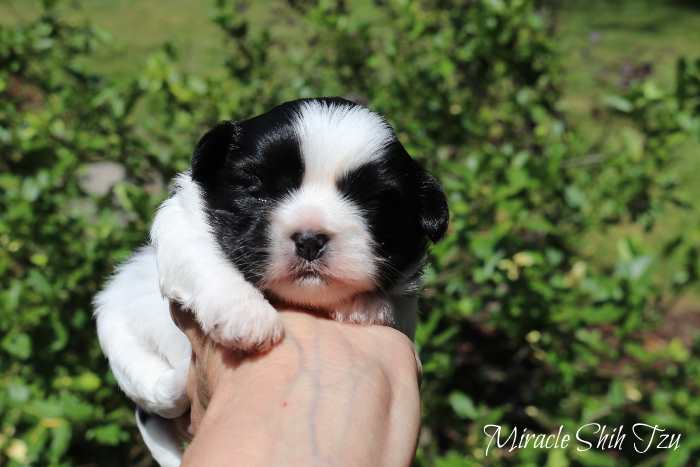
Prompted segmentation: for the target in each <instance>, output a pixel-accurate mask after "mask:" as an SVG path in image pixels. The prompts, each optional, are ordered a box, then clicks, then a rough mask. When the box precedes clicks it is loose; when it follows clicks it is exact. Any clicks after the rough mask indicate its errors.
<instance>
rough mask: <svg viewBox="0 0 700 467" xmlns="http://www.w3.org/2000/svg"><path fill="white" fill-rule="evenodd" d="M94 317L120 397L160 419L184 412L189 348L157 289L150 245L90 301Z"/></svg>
mask: <svg viewBox="0 0 700 467" xmlns="http://www.w3.org/2000/svg"><path fill="white" fill-rule="evenodd" d="M95 317H96V318H97V335H98V337H99V341H100V345H101V346H102V350H103V351H104V353H105V355H107V357H108V359H109V363H110V366H111V367H112V373H114V376H115V377H116V379H117V382H118V383H119V386H120V387H121V388H122V390H123V391H124V392H125V393H126V395H127V396H129V398H130V399H131V400H133V401H134V402H136V404H138V405H139V406H141V407H143V408H145V409H146V410H148V411H150V412H155V413H158V414H161V415H163V416H165V417H176V416H178V415H180V414H182V413H183V412H185V410H187V407H188V406H189V403H188V401H187V398H186V397H185V394H184V388H185V379H186V377H187V369H188V368H189V363H190V344H189V342H188V341H187V338H185V336H184V335H183V334H182V333H181V332H180V331H179V330H178V329H177V327H176V326H175V325H174V324H173V322H172V320H171V319H170V313H169V308H168V302H167V300H165V299H164V298H163V297H161V294H160V290H158V271H157V269H156V262H155V252H154V250H153V248H152V247H145V248H142V249H141V250H139V251H137V252H136V254H134V256H133V257H132V258H131V259H129V261H127V262H126V263H124V264H123V265H122V266H121V267H120V268H119V269H118V270H117V273H116V274H115V275H114V277H112V279H111V280H110V281H109V282H108V283H107V286H106V287H105V289H104V290H103V291H102V292H100V293H99V294H98V295H97V297H95Z"/></svg>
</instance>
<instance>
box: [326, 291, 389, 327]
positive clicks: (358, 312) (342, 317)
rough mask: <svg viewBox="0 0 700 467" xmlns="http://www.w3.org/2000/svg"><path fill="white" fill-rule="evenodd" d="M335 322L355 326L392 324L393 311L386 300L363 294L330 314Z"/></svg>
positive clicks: (378, 295) (379, 296)
mask: <svg viewBox="0 0 700 467" xmlns="http://www.w3.org/2000/svg"><path fill="white" fill-rule="evenodd" d="M331 318H333V319H334V320H336V321H347V322H351V323H355V324H381V325H385V326H391V325H393V324H394V310H393V307H392V305H391V303H390V302H389V300H388V299H386V298H385V297H383V296H381V295H380V294H377V293H363V294H359V295H357V296H355V297H353V298H352V299H351V300H349V301H347V302H345V303H342V304H340V305H339V306H337V307H336V309H335V310H334V311H333V312H332V313H331Z"/></svg>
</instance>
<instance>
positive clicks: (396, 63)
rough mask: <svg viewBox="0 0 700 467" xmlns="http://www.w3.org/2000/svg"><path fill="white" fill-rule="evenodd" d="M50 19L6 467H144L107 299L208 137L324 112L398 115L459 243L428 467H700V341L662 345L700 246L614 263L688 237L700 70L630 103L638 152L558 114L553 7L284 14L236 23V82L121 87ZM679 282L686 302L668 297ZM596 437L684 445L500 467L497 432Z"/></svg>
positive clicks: (435, 316)
mask: <svg viewBox="0 0 700 467" xmlns="http://www.w3.org/2000/svg"><path fill="white" fill-rule="evenodd" d="M44 3H45V9H44V11H43V13H42V14H41V15H40V16H39V17H37V18H36V19H35V20H33V21H31V22H29V23H26V24H20V25H15V26H12V27H2V29H0V64H1V66H0V152H1V153H2V154H3V157H2V160H0V168H2V174H1V175H0V194H1V196H0V210H1V212H2V217H1V218H0V305H1V308H0V331H1V334H2V338H1V340H0V349H1V350H0V355H2V360H0V386H2V388H3V391H2V392H1V393H0V414H1V415H0V420H1V423H2V431H1V432H0V449H1V450H2V452H1V453H0V463H2V462H6V463H7V465H8V466H19V465H29V464H32V465H51V466H59V465H74V464H76V465H101V466H110V465H114V466H117V465H135V464H139V465H143V464H145V463H147V462H148V460H147V459H148V457H147V456H146V455H145V453H144V450H143V448H141V447H134V446H140V445H139V444H138V443H135V440H136V439H137V436H136V434H135V432H134V426H133V419H132V407H131V405H130V404H129V402H128V401H127V400H126V399H125V398H124V397H123V395H121V394H120V393H119V391H118V390H117V388H116V385H115V382H114V379H113V377H112V376H111V374H110V373H109V372H108V368H107V365H106V362H105V360H104V358H103V356H102V355H101V353H100V350H99V348H98V346H97V343H96V339H95V332H94V326H93V323H92V321H91V305H90V300H91V297H92V296H93V294H94V293H95V292H96V290H98V288H99V286H100V284H101V283H102V281H103V280H104V279H105V278H106V277H107V275H108V274H109V273H110V271H111V270H112V269H113V267H114V265H115V264H116V263H117V262H119V261H120V260H123V259H124V258H125V257H126V256H127V255H128V254H129V252H130V251H131V250H132V249H133V248H134V247H136V246H138V245H139V244H141V243H142V242H143V241H144V238H145V233H146V230H147V227H148V223H149V221H150V219H151V217H152V215H153V212H154V209H155V207H156V206H157V203H158V202H159V201H160V200H162V199H163V197H164V196H165V193H166V190H165V187H164V182H163V181H167V180H168V179H169V178H170V177H171V176H172V175H173V174H174V173H175V172H177V171H179V170H183V169H184V168H185V167H187V165H188V162H189V155H190V150H191V148H192V147H193V144H194V142H195V141H196V139H197V137H198V136H199V135H200V134H201V133H202V132H203V131H204V129H205V128H207V127H208V126H211V125H212V124H213V123H214V122H216V121H218V120H221V119H224V118H246V117H249V116H252V115H254V114H257V113H260V112H262V111H264V110H266V109H268V108H270V107H272V106H273V105H275V104H277V103H279V102H281V101H284V100H287V99H292V98H297V97H304V96H314V95H345V96H350V97H352V98H354V99H356V100H358V101H361V102H365V103H368V104H369V105H370V106H371V107H372V108H373V109H375V110H377V111H379V112H381V113H383V114H385V115H387V116H388V117H389V120H390V121H391V123H392V124H393V125H394V127H395V128H396V129H397V131H398V133H399V136H400V138H401V140H402V141H403V142H404V144H405V145H406V147H407V149H408V151H409V152H410V153H411V154H413V155H415V156H416V157H418V158H419V159H421V160H422V162H423V163H424V164H425V165H426V166H428V167H429V168H430V169H431V170H432V171H434V173H436V175H438V177H439V178H440V179H441V180H442V182H443V184H444V186H445V188H446V190H447V192H448V198H449V202H450V207H451V213H452V219H451V227H450V231H449V235H448V238H447V239H446V240H445V241H443V242H442V243H440V244H439V245H437V246H436V247H435V248H434V249H433V252H432V258H431V259H432V261H431V266H430V268H429V271H428V273H427V277H426V282H427V284H426V290H425V293H424V297H425V299H424V302H423V306H422V309H423V312H422V316H421V325H420V327H419V329H418V333H417V343H418V345H419V348H420V352H421V355H422V358H423V362H424V372H425V377H424V385H423V390H422V392H423V408H424V420H423V426H424V428H423V432H422V436H421V440H420V443H419V451H418V458H417V460H416V465H421V466H441V467H448V466H462V465H533V466H534V465H543V464H545V463H546V464H547V465H552V466H560V465H561V466H565V465H591V466H592V465H615V466H623V465H636V464H637V463H639V462H640V461H641V460H642V459H643V458H644V459H648V460H649V462H650V465H660V464H661V463H663V462H666V465H683V464H684V463H686V462H687V460H688V459H689V458H691V457H697V456H698V455H699V454H700V426H699V425H700V420H699V418H698V417H699V416H700V398H698V393H699V392H700V391H699V389H698V381H699V380H700V360H698V358H697V356H696V355H698V354H699V353H698V352H699V351H700V342H698V341H697V340H696V341H695V342H694V343H693V342H690V341H688V340H687V339H686V340H683V339H680V338H675V337H672V335H671V336H669V335H666V334H663V330H662V329H660V328H659V326H658V325H659V322H660V319H661V318H662V317H663V316H665V315H664V313H665V310H667V308H668V303H669V300H670V299H671V298H673V297H676V296H678V294H679V293H681V292H682V291H683V290H684V289H685V288H687V287H688V286H691V285H696V284H697V282H698V274H697V272H698V265H699V260H698V246H697V245H698V238H697V232H698V231H699V230H698V229H694V230H693V229H687V228H686V229H678V231H677V232H674V235H673V236H672V237H673V238H671V239H669V241H668V243H667V244H666V245H663V247H662V248H658V249H653V248H649V247H648V246H645V245H644V244H641V243H640V242H636V241H634V240H632V239H631V238H628V237H627V236H625V235H622V236H620V235H619V234H617V233H615V235H614V236H615V237H617V239H616V241H617V243H616V244H615V245H614V247H610V245H608V243H609V242H610V239H611V238H613V235H612V233H611V232H617V230H616V229H618V228H620V227H625V226H629V225H630V223H636V224H638V225H640V226H642V227H643V228H645V229H648V230H652V229H653V228H654V226H655V225H656V224H657V223H659V222H664V221H665V220H666V219H667V218H668V216H669V215H672V214H673V215H678V213H679V212H680V213H681V215H682V213H683V212H685V211H684V209H685V208H686V207H687V204H688V202H687V200H683V199H682V197H681V196H680V192H679V190H678V182H677V180H674V179H673V177H672V176H671V175H670V174H671V173H672V171H670V170H669V167H670V166H671V165H672V164H673V162H674V154H675V153H674V148H675V145H676V144H678V142H679V141H681V140H683V139H684V138H687V137H688V135H692V134H695V135H698V134H700V131H698V130H699V128H700V125H699V124H698V115H699V113H700V108H699V107H698V102H700V86H698V82H700V63H695V64H693V63H691V62H685V61H684V62H683V63H682V64H681V65H679V77H678V83H679V85H678V89H676V90H673V91H664V90H660V89H658V88H657V87H655V86H654V85H653V84H652V83H648V82H641V83H637V84H636V85H635V86H633V87H632V88H631V89H630V90H629V93H628V94H627V95H623V96H613V97H611V98H610V99H609V100H608V104H609V110H608V113H607V115H608V118H610V119H614V120H615V121H616V122H617V124H618V125H620V128H622V130H621V134H622V135H623V137H622V138H614V139H612V140H605V141H590V140H589V139H588V138H587V136H586V135H585V134H581V133H580V132H579V131H578V130H577V128H576V126H575V125H574V124H572V122H569V121H567V119H566V118H565V116H563V115H562V113H561V112H560V111H559V109H558V102H559V99H560V83H559V82H558V76H559V74H560V73H561V69H560V56H559V52H558V51H557V49H556V46H555V40H554V38H553V36H552V34H553V33H552V30H553V29H552V27H551V26H552V19H551V16H550V13H551V10H550V8H551V7H543V6H539V5H537V4H536V3H535V2H534V1H530V0H498V1H487V0H484V1H476V2H467V3H466V4H465V5H462V4H461V3H462V2H451V1H425V2H421V3H418V2H404V1H394V0H389V1H382V2H375V3H373V4H363V6H362V8H360V9H359V12H358V11H355V10H350V9H349V8H348V7H347V6H346V4H345V3H344V2H337V3H336V2H332V1H321V2H318V3H317V2H302V1H291V0H290V1H289V3H285V4H280V5H278V6H277V10H276V15H279V21H280V23H279V24H286V25H288V26H279V27H276V28H269V27H267V25H265V24H260V23H259V22H256V21H253V19H254V18H253V16H254V15H253V14H252V13H251V10H250V9H249V8H247V7H246V4H245V3H238V2H237V3H235V4H234V3H233V2H229V1H226V0H217V1H216V2H215V8H214V14H213V21H214V22H215V23H216V24H217V25H218V26H219V27H220V29H221V30H222V31H223V32H224V33H225V36H226V42H225V44H222V48H221V50H222V54H223V55H224V60H222V63H221V64H220V65H221V67H220V68H221V70H223V71H211V72H209V73H207V71H206V70H198V71H197V72H196V73H191V72H185V71H183V70H184V68H183V67H182V66H181V65H180V63H179V61H178V52H177V50H175V49H174V48H173V47H172V46H168V45H166V46H165V47H164V48H163V50H162V51H161V52H160V53H159V54H157V55H155V56H153V57H151V58H150V59H149V61H148V63H147V65H146V67H145V68H144V69H143V70H142V71H141V73H140V74H139V75H138V76H133V77H128V78H124V79H118V80H114V79H112V78H110V77H109V76H105V75H103V74H100V73H98V72H96V71H95V69H94V68H95V67H94V66H92V65H91V63H94V59H93V61H92V62H91V61H90V57H92V56H93V55H94V52H95V51H96V50H98V49H99V48H100V47H104V46H105V44H104V42H105V38H104V37H103V35H102V34H101V33H100V32H99V31H95V30H93V29H92V28H91V27H89V26H86V25H78V24H75V23H72V22H70V21H67V20H66V19H65V18H64V17H63V16H62V15H61V14H59V13H57V11H56V10H55V5H54V3H55V2H52V1H48V0H47V1H45V2H44ZM679 210H680V211H679ZM674 213H675V214H674ZM685 227H688V225H687V224H686V225H685ZM693 235H695V237H694V238H693ZM600 251H611V252H613V253H612V254H610V255H605V256H603V255H601V254H599V252H600ZM668 258H673V261H672V262H670V261H669V260H667V259H668ZM663 265H666V266H667V267H672V268H673V273H672V274H670V275H669V276H668V277H659V276H660V275H659V274H655V273H654V271H655V270H656V269H658V268H659V267H661V266H663ZM668 265H671V266H668ZM681 325H682V323H681ZM590 421H598V422H600V423H605V424H607V425H608V426H617V425H619V424H623V423H624V424H629V423H630V422H634V421H645V422H647V423H659V424H662V425H664V426H666V427H668V428H670V429H672V430H674V431H680V432H682V433H683V435H684V441H683V442H682V444H681V449H679V450H678V451H671V452H662V453H661V456H659V457H653V458H652V457H651V456H652V455H656V454H657V452H653V453H652V452H649V453H647V454H645V455H640V454H636V453H635V452H633V451H631V450H624V451H621V452H617V451H615V452H614V453H601V452H599V451H593V450H591V451H588V452H585V453H580V452H576V451H575V449H569V450H565V451H559V450H551V451H535V450H517V451H514V452H513V453H508V452H507V451H506V450H491V451H490V452H489V456H488V457H486V458H485V457H484V448H485V446H486V439H485V438H484V436H483V435H482V429H483V426H484V425H485V424H487V423H499V424H503V425H504V426H505V427H512V426H513V425H514V424H517V425H518V426H526V427H528V428H529V429H531V430H535V431H537V432H544V431H556V427H558V426H559V425H560V424H564V425H566V426H567V427H577V426H579V425H581V424H583V423H586V422H590ZM3 456H4V458H3Z"/></svg>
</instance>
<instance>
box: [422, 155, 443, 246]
mask: <svg viewBox="0 0 700 467" xmlns="http://www.w3.org/2000/svg"><path fill="white" fill-rule="evenodd" d="M449 218H450V212H449V210H448V208H447V199H446V198H445V193H444V192H443V191H442V187H441V186H440V182H438V181H437V179H435V177H433V176H432V175H430V174H429V173H428V172H426V171H425V170H423V169H422V168H420V167H418V219H419V222H420V226H421V229H423V232H425V234H426V235H427V236H428V238H429V239H430V240H431V241H432V242H433V243H436V242H437V241H439V240H440V239H441V238H442V237H444V236H445V232H446V231H447V224H448V222H449Z"/></svg>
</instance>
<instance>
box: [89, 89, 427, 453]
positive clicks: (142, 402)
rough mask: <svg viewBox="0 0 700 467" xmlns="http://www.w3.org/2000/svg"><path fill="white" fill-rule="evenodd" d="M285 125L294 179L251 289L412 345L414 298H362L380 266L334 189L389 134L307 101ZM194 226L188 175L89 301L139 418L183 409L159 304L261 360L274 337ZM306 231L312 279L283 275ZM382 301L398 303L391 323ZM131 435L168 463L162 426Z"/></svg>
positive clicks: (178, 362)
mask: <svg viewBox="0 0 700 467" xmlns="http://www.w3.org/2000/svg"><path fill="white" fill-rule="evenodd" d="M294 126H295V129H296V132H297V134H298V138H299V141H300V143H301V150H302V157H303V158H304V168H305V172H304V177H303V181H302V186H301V187H300V189H299V190H297V191H295V192H294V193H290V194H289V195H288V196H287V197H286V198H285V199H284V200H283V201H282V202H280V204H279V205H278V206H277V208H276V209H275V210H274V211H273V213H272V216H271V221H270V229H269V239H268V240H269V244H270V247H269V254H270V261H269V264H268V267H267V270H266V271H265V277H264V278H263V279H262V282H261V283H262V286H263V287H265V288H266V289H267V291H269V292H272V293H273V294H274V295H276V296H278V297H279V298H282V299H283V300H285V301H287V302H289V303H296V304H301V305H307V306H313V307H317V308H324V309H326V310H328V311H329V313H330V314H331V316H333V317H334V318H335V319H338V320H347V321H351V322H364V323H382V324H389V325H393V326H395V327H397V328H399V329H401V330H402V331H404V332H406V333H407V334H408V335H409V336H412V335H413V329H414V327H415V311H416V310H415V308H416V301H415V298H412V297H411V298H407V297H400V295H401V294H399V295H397V296H396V297H394V296H391V297H385V296H381V295H379V294H378V293H375V292H371V290H372V288H373V287H374V284H375V280H376V274H377V271H378V266H379V265H378V264H377V261H378V260H377V259H376V258H375V257H374V255H373V252H372V251H373V245H372V237H371V235H370V233H369V231H368V228H367V225H366V222H365V220H364V219H363V217H362V215H361V213H360V212H359V210H358V208H357V207H356V206H355V205H354V204H353V203H352V202H350V201H349V200H348V199H346V198H345V197H343V195H342V194H341V193H339V192H338V190H337V188H336V185H335V184H336V181H337V180H338V179H339V178H340V177H342V176H343V175H344V174H346V173H347V172H348V171H350V170H352V169H354V168H356V167H358V166H360V165H362V164H364V163H367V162H370V161H372V160H374V159H375V158H377V157H379V156H380V154H381V150H382V149H383V148H384V146H385V145H386V144H388V143H389V142H390V141H391V138H392V133H391V129H390V128H389V126H388V125H387V124H386V122H385V121H384V120H383V119H382V118H381V117H380V116H379V115H377V114H375V113H372V112H370V111H368V110H367V109H364V108H359V107H348V106H329V105H327V104H322V103H318V102H311V103H305V104H303V105H302V107H301V109H300V111H299V114H298V118H297V121H296V122H295V125H294ZM205 216H206V214H205V210H204V200H203V199H202V193H201V192H200V189H199V187H198V186H197V185H196V184H195V183H194V182H193V181H192V179H191V178H190V174H189V173H183V174H180V175H178V176H177V177H176V179H175V181H174V190H173V194H172V195H171V197H170V198H168V199H167V200H166V201H165V202H164V203H163V204H162V206H161V207H160V209H159V210H158V213H157V215H156V218H155V220H154V222H153V226H152V229H151V241H152V246H148V247H145V248H143V249H141V250H139V251H138V252H136V254H135V255H134V256H133V257H132V258H131V259H130V260H129V261H127V262H126V263H125V264H124V265H123V266H121V267H120V268H119V269H118V270H117V273H116V275H115V276H114V277H113V278H112V279H111V280H110V281H109V282H108V284H107V285H106V287H105V289H104V290H103V291H102V292H101V293H100V294H99V295H98V296H97V297H96V299H95V306H96V311H95V315H96V318H97V329H98V336H99V340H100V344H101V345H102V348H103V350H104V353H105V354H106V355H107V357H108V358H109V361H110V365H111V367H112V370H113V372H114V375H115V377H116V378H117V381H118V383H119V385H120V387H121V388H122V389H123V390H124V392H125V393H126V394H127V395H128V396H129V397H130V398H131V399H132V400H133V401H134V402H136V403H137V404H138V405H139V406H140V407H142V408H144V409H145V410H147V411H149V412H152V413H156V414H159V415H162V416H164V417H166V418H169V417H174V416H177V415H179V414H181V413H183V412H184V411H185V410H186V409H187V404H188V403H187V399H186V396H185V378H186V374H187V369H188V366H189V360H190V346H189V343H188V341H187V339H186V338H185V337H184V335H182V334H181V333H180V332H179V330H178V329H177V328H176V327H175V325H174V324H173V322H172V320H171V317H170V314H169V309H168V300H174V301H176V302H179V303H181V304H182V305H183V306H184V307H186V308H189V309H190V310H192V311H193V312H194V315H195V317H196V319H197V321H198V322H199V323H200V325H201V327H202V329H203V331H204V332H205V333H207V334H208V335H209V336H211V337H212V338H213V339H215V340H216V341H218V342H220V343H223V344H225V345H229V346H232V347H235V348H239V349H244V350H260V349H264V348H266V347H268V346H270V345H274V344H275V343H276V342H277V341H279V340H280V339H281V338H282V337H283V328H282V325H281V321H280V320H279V318H278V315H277V312H276V311H275V309H274V308H273V307H272V306H271V305H270V303H268V301H267V300H266V299H265V297H264V295H263V293H262V291H261V290H259V289H258V288H256V287H255V286H254V285H253V284H251V283H249V282H247V281H246V280H245V278H244V277H243V275H242V274H241V272H239V271H238V270H237V269H236V268H235V266H234V265H233V264H232V263H231V262H230V261H229V260H228V259H227V258H226V257H225V255H224V253H223V252H222V251H221V249H220V248H219V246H218V244H217V242H216V239H215V238H214V235H213V233H212V232H211V229H210V227H209V225H208V224H207V219H206V217H205ZM305 230H313V231H319V232H323V233H325V234H327V235H328V236H329V237H330V241H329V243H328V246H327V250H326V252H325V253H324V256H323V261H320V262H319V264H318V265H316V266H314V267H316V268H317V269H316V271H317V272H319V273H320V276H319V277H313V276H312V277H305V278H299V276H298V275H290V269H292V268H293V267H294V264H295V261H296V258H295V249H294V243H293V242H292V240H291V238H290V237H291V235H292V234H293V233H295V232H298V231H305ZM161 294H162V295H161ZM388 300H391V301H394V302H395V304H400V305H399V306H400V307H401V308H402V313H401V319H400V320H399V321H397V320H396V318H395V317H394V315H393V310H394V308H395V307H394V306H392V304H391V303H390V302H389V301H388ZM139 428H140V429H141V431H142V434H143V436H144V439H146V441H147V442H149V443H150V444H149V448H151V450H152V451H153V453H154V454H155V455H157V456H160V457H161V459H158V458H157V460H158V461H159V462H162V465H177V463H175V462H178V463H179V457H178V452H177V450H173V446H174V445H172V443H171V441H172V440H168V439H167V436H165V435H164V433H165V432H164V431H163V423H161V422H158V423H151V424H150V425H149V424H148V423H147V424H146V425H144V424H142V423H141V422H140V421H139ZM164 436H165V438H164ZM169 443H170V444H169ZM173 456H175V457H173ZM173 459H175V460H173Z"/></svg>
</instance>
